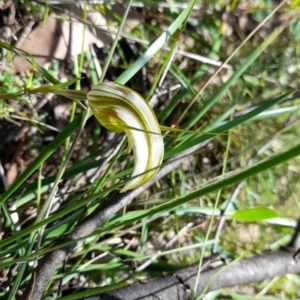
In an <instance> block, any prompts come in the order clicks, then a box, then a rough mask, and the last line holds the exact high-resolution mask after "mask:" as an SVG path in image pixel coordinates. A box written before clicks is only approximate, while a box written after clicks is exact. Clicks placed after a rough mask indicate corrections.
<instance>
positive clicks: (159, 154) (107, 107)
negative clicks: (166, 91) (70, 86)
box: [87, 82, 164, 193]
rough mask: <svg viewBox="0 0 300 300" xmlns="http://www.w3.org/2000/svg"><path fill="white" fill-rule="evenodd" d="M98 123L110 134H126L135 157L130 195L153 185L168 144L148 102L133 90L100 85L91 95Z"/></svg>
mask: <svg viewBox="0 0 300 300" xmlns="http://www.w3.org/2000/svg"><path fill="white" fill-rule="evenodd" d="M87 99H88V102H89V105H90V107H91V110H92V112H93V113H94V115H95V117H96V118H97V120H98V121H99V122H100V123H101V124H102V125H103V126H104V127H105V128H107V129H108V130H110V131H114V132H125V133H126V135H127V138H128V150H130V149H131V148H132V150H133V154H134V169H133V172H132V175H131V179H130V180H129V181H128V182H127V183H126V185H125V186H124V187H123V189H122V190H121V193H122V192H126V191H127V190H131V189H134V188H137V187H139V186H140V185H142V184H144V183H146V182H147V181H149V180H150V179H151V178H152V177H153V176H154V175H155V174H156V173H157V172H158V170H159V167H160V165H161V163H162V160H163V156H164V143H163V138H162V135H161V131H160V128H159V124H158V122H157V119H156V116H155V114H154V112H153V110H152V108H151V107H150V106H149V104H148V102H146V100H145V99H144V98H143V97H142V96H141V95H139V94H138V93H136V92H135V91H133V90H132V89H130V88H128V87H125V86H123V85H120V84H117V83H114V82H104V83H100V84H98V85H97V86H95V87H94V88H92V89H91V91H90V92H89V93H88V94H87Z"/></svg>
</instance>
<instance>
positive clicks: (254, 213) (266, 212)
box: [232, 207, 279, 222]
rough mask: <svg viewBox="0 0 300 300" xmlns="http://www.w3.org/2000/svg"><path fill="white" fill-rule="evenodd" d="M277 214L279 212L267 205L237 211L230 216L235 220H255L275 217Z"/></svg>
mask: <svg viewBox="0 0 300 300" xmlns="http://www.w3.org/2000/svg"><path fill="white" fill-rule="evenodd" d="M278 216H279V214H278V212H277V211H275V210H272V209H270V208H267V207H257V208H248V209H243V210H240V211H237V212H236V213H234V214H233V215H232V218H233V219H235V220H237V221H243V222H255V221H263V220H267V219H272V218H276V217H278Z"/></svg>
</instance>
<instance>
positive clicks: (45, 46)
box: [13, 5, 142, 73]
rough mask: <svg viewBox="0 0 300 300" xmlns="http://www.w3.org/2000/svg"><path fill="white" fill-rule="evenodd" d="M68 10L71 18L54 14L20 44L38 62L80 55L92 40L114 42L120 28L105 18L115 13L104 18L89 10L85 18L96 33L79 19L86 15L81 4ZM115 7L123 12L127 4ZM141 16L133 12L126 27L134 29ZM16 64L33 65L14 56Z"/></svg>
mask: <svg viewBox="0 0 300 300" xmlns="http://www.w3.org/2000/svg"><path fill="white" fill-rule="evenodd" d="M67 10H68V11H69V12H70V17H69V20H66V21H61V20H59V19H58V18H57V16H56V15H55V14H51V15H50V16H49V17H48V18H47V20H46V22H45V24H44V26H43V27H41V25H39V26H37V27H36V28H35V29H34V30H33V31H32V32H31V33H30V34H29V35H28V36H27V38H26V39H25V40H24V42H23V44H22V45H21V47H20V48H21V49H22V50H25V51H27V52H29V53H31V54H32V55H33V56H34V58H35V60H36V62H37V63H39V64H41V65H43V64H45V63H46V62H53V61H63V60H66V59H69V58H71V57H73V56H76V55H79V54H80V53H81V52H82V50H83V51H87V50H88V49H89V46H90V45H92V44H95V45H97V47H99V48H102V47H104V46H106V45H110V44H111V43H112V40H113V38H114V35H115V32H116V31H117V29H109V28H108V26H107V19H106V18H107V17H109V18H110V19H111V18H112V16H106V18H104V17H103V16H102V15H101V14H100V13H99V12H96V11H92V10H91V11H89V12H88V17H87V20H86V21H87V24H93V26H94V27H95V32H96V35H94V34H93V32H92V31H91V29H90V28H89V26H88V25H85V24H84V23H83V22H80V21H78V19H81V18H82V15H83V11H82V8H81V7H80V6H78V5H68V6H67ZM113 11H114V13H115V12H117V13H119V14H121V15H122V13H123V12H124V8H123V7H122V6H121V5H118V6H115V7H114V10H113ZM76 17H77V18H76ZM141 18H142V17H141V15H139V14H137V13H131V14H130V16H129V18H128V21H127V23H126V24H125V29H126V30H125V31H130V30H132V28H133V27H135V26H136V25H137V24H139V23H140V22H141ZM13 64H14V72H15V73H28V71H30V69H31V66H30V64H29V63H28V62H27V61H26V60H25V59H23V58H22V57H20V56H15V57H14V59H13Z"/></svg>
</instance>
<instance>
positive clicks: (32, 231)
mask: <svg viewBox="0 0 300 300" xmlns="http://www.w3.org/2000/svg"><path fill="white" fill-rule="evenodd" d="M27 2H28V1H21V2H20V3H21V5H23V6H22V9H24V6H26V4H27ZM166 3H167V2H166ZM240 5H241V4H240V3H239V1H232V2H231V3H230V6H228V3H225V2H224V1H217V2H215V3H212V2H210V1H204V2H203V8H201V10H200V11H198V10H196V9H195V10H194V11H192V6H193V3H192V2H191V3H189V5H188V7H187V8H185V9H182V8H178V7H176V8H174V7H173V8H159V9H158V8H157V7H149V8H147V9H145V8H143V9H141V12H142V13H143V14H144V15H147V16H148V17H149V18H150V17H151V18H153V24H154V23H155V22H156V23H155V24H156V25H155V26H153V24H151V23H150V22H149V24H148V23H147V22H145V24H141V25H140V27H137V28H135V30H133V31H132V32H131V35H132V38H139V39H145V40H147V42H149V44H150V46H149V47H147V48H146V50H145V51H144V50H141V49H143V48H142V47H141V48H138V47H137V46H136V47H137V48H138V50H139V51H138V52H139V55H138V58H136V59H135V60H134V61H132V60H130V61H126V55H125V50H124V49H122V47H121V46H120V44H118V36H120V35H121V30H122V28H123V25H124V22H125V20H126V17H122V16H121V17H120V18H119V20H120V22H121V24H119V27H118V28H119V32H118V34H117V38H116V39H115V41H114V44H113V45H112V47H111V50H110V52H109V53H108V55H107V57H106V58H105V61H103V63H102V65H104V66H103V73H102V75H101V78H98V75H97V73H96V72H95V71H94V70H96V67H95V64H96V63H97V62H96V61H95V60H94V59H93V54H92V53H90V52H88V53H86V54H82V55H81V57H80V58H79V59H78V60H75V65H76V66H75V70H74V76H73V78H69V79H68V81H66V82H61V81H60V80H59V79H58V78H57V77H56V75H55V72H54V71H53V69H54V66H53V65H52V66H51V68H52V70H47V69H46V68H44V67H43V66H39V65H38V64H37V63H35V62H34V60H33V57H31V55H30V54H29V53H27V52H25V51H22V50H19V49H16V48H15V47H13V46H12V45H10V44H7V43H4V42H1V44H0V45H1V47H2V48H3V49H5V50H6V51H7V52H9V53H10V54H11V55H12V54H18V55H22V56H23V57H25V58H26V59H27V60H28V61H30V62H31V63H32V66H33V68H34V69H35V72H33V71H32V76H31V77H29V78H23V77H20V76H14V75H10V74H9V73H8V72H7V71H2V72H1V74H0V76H1V77H0V79H1V85H0V101H1V102H0V117H1V118H5V120H6V121H12V120H13V119H12V118H13V117H14V115H16V114H17V115H18V116H19V117H20V116H21V117H23V118H24V116H25V115H26V116H29V117H28V118H27V119H25V121H23V122H25V123H22V124H29V125H30V124H31V123H30V122H32V121H37V122H41V121H43V116H41V115H39V112H35V111H34V110H32V106H31V105H30V103H29V102H28V101H27V100H28V98H30V97H37V99H38V100H40V99H41V98H39V97H44V95H49V94H51V93H54V94H56V95H64V96H66V97H68V98H73V97H74V98H75V99H73V100H74V101H75V100H76V101H77V102H76V103H75V102H72V113H71V114H70V116H69V119H68V120H67V119H66V120H65V121H66V122H65V124H64V126H63V127H61V128H60V129H59V133H57V134H55V136H54V137H53V139H52V140H51V141H50V142H49V143H47V144H46V145H45V144H43V143H40V144H39V143H38V142H37V141H38V140H39V139H40V138H41V136H42V134H43V133H44V131H45V132H46V130H45V129H41V130H38V131H36V134H35V135H34V136H33V137H32V140H31V141H30V142H29V143H28V144H27V145H26V146H27V147H28V148H27V149H29V146H30V147H31V145H33V147H34V149H35V152H37V155H36V157H35V158H34V159H32V158H31V159H28V156H30V155H29V154H30V153H29V150H28V152H26V151H25V154H24V157H25V158H26V159H27V160H30V164H29V163H28V164H27V165H26V168H25V169H24V170H22V172H19V173H18V176H17V178H16V180H15V181H14V182H13V183H12V184H11V186H10V187H9V188H8V189H7V190H6V191H5V192H4V193H3V194H2V195H0V203H1V214H2V216H3V219H4V220H5V222H4V223H3V224H2V225H3V232H4V233H3V236H2V239H1V241H0V255H1V257H2V260H1V262H0V267H1V268H3V269H4V270H8V269H9V268H12V267H15V268H16V270H17V272H16V273H15V274H14V275H13V276H12V278H10V280H11V282H10V286H11V287H12V288H11V289H10V290H8V289H7V291H2V292H1V294H0V295H1V299H13V298H14V296H15V295H16V294H17V292H18V290H19V289H24V287H26V285H27V284H28V282H29V280H30V278H31V276H32V263H33V262H36V261H38V262H39V263H41V258H42V257H43V256H44V255H45V254H47V253H50V252H52V251H54V250H55V249H57V248H58V247H62V246H68V245H70V244H72V242H71V241H69V240H68V241H66V242H65V244H60V245H57V244H56V241H57V240H58V239H59V238H60V237H62V236H65V235H67V234H69V233H70V232H72V231H73V230H74V229H75V228H76V227H77V226H78V224H79V222H80V221H81V220H83V219H84V218H86V217H88V216H89V215H91V214H92V213H93V212H94V211H96V210H97V209H101V207H102V204H103V203H105V201H107V200H108V199H111V198H112V197H114V196H115V195H117V194H118V192H119V190H120V189H121V188H122V187H123V186H124V183H125V182H126V180H128V178H127V176H128V175H129V174H131V173H132V165H133V163H132V155H130V154H123V150H124V149H125V143H121V142H120V139H118V138H119V136H116V137H114V138H113V139H112V140H110V141H108V140H106V135H107V133H106V132H105V130H104V129H103V128H102V127H100V126H99V124H98V123H96V122H94V119H92V118H90V117H91V113H90V111H89V110H88V109H86V106H85V105H86V103H84V101H82V100H84V99H85V98H86V94H87V91H86V90H83V89H81V87H80V85H82V84H83V81H82V80H80V79H82V78H80V77H82V73H83V72H84V70H85V68H87V69H88V72H86V77H87V79H88V80H89V84H90V85H92V86H93V85H96V84H97V83H98V81H102V80H103V79H104V78H105V76H108V75H107V74H108V73H106V70H107V69H108V68H109V66H110V65H112V63H111V61H112V57H113V54H114V51H116V53H117V55H119V57H120V61H122V62H121V63H120V64H121V65H122V67H124V66H126V70H124V72H122V73H121V75H120V76H118V77H117V79H116V80H115V81H116V82H118V83H120V84H125V83H127V82H129V81H132V82H134V84H135V86H137V87H139V84H140V82H139V81H136V80H137V79H138V77H140V76H139V75H137V76H136V74H137V72H139V71H140V70H141V69H143V68H147V69H145V70H147V75H148V83H149V86H150V87H149V89H148V87H147V88H146V89H144V90H143V89H141V90H138V92H140V93H143V96H144V97H145V98H146V99H151V98H152V97H153V96H156V95H157V91H159V92H162V91H164V90H167V93H165V94H163V93H162V94H161V95H160V96H159V98H157V99H158V105H157V106H155V108H154V109H155V112H156V115H157V118H158V120H159V123H160V124H161V125H162V128H165V127H168V126H172V125H176V127H177V128H178V129H179V128H180V129H181V130H182V131H180V130H178V131H177V132H176V130H175V131H173V132H170V133H167V134H166V135H165V137H164V141H165V150H166V151H165V157H164V162H165V163H167V162H168V161H167V159H173V160H176V159H177V158H176V155H180V154H181V153H182V151H189V149H190V148H191V147H195V146H198V145H199V144H201V143H205V145H206V146H205V147H202V148H200V149H197V151H196V152H191V153H190V154H189V155H188V158H187V159H186V160H185V161H184V164H182V165H180V166H176V167H174V168H173V169H172V170H171V171H170V173H169V174H168V175H166V176H165V177H163V178H161V179H160V180H159V181H158V182H156V183H155V184H154V185H153V186H152V187H151V188H149V189H148V190H147V191H144V192H142V193H141V194H139V195H138V196H137V198H136V200H135V201H134V202H132V203H131V204H130V205H128V206H127V207H126V209H125V208H123V207H122V209H123V210H121V211H119V212H118V213H116V214H113V215H111V216H110V217H108V218H107V220H106V222H104V223H103V224H102V225H101V226H100V227H99V228H97V229H96V230H95V231H94V232H93V233H91V234H90V235H89V236H88V237H86V238H84V239H81V240H79V241H78V245H77V247H76V249H75V250H74V251H73V252H72V253H71V254H70V257H69V258H68V261H67V263H66V266H65V267H64V269H63V270H60V271H59V272H57V273H56V274H55V275H54V276H53V278H52V279H53V281H52V282H51V283H50V284H49V286H48V287H47V290H46V291H45V295H44V296H45V299H46V297H48V299H52V298H54V299H55V297H56V295H57V292H58V290H59V288H58V282H59V280H61V283H62V285H63V286H66V287H67V286H68V283H69V282H71V281H73V280H77V278H78V277H80V276H83V277H84V278H85V280H86V281H87V282H89V284H90V287H91V288H89V289H88V290H87V291H85V290H84V291H82V290H81V291H80V292H78V293H76V296H75V294H72V295H69V296H65V297H62V299H82V298H83V297H87V296H91V295H95V294H97V293H100V292H104V291H106V290H113V289H115V288H117V287H120V286H123V285H125V284H126V282H125V280H124V278H125V279H126V276H127V275H128V274H131V276H132V278H131V280H132V281H133V282H134V281H135V280H139V279H143V278H144V275H145V274H146V273H147V275H149V276H161V275H163V274H164V272H166V271H170V270H174V269H176V268H178V267H182V266H185V265H188V264H191V263H195V262H199V261H201V259H202V258H203V256H204V255H209V254H210V253H211V249H212V248H214V247H215V248H217V249H218V250H219V252H220V253H221V254H222V255H223V256H224V257H226V258H237V257H240V256H246V255H247V256H248V255H251V254H255V253H259V252H261V251H263V250H267V249H272V250H274V249H278V248H279V247H280V246H282V244H284V243H287V242H288V240H289V239H290V238H291V235H292V233H293V230H294V227H295V223H296V220H297V218H298V217H299V205H300V201H299V196H298V194H297V190H298V189H299V167H298V166H299V157H298V156H299V153H300V146H299V145H300V140H299V136H300V135H299V129H298V128H299V124H298V123H299V121H298V120H299V99H298V97H294V96H293V93H294V92H295V90H296V89H297V87H298V78H299V66H300V65H299V49H300V48H299V46H300V44H299V37H298V34H297V33H298V32H299V30H298V31H297V29H298V27H299V19H300V18H299V11H298V8H297V9H296V8H294V7H292V6H289V5H287V4H286V5H284V6H283V7H281V8H280V10H279V11H278V12H277V15H276V14H275V16H273V17H271V19H270V20H269V21H266V23H263V22H264V19H265V18H266V17H267V16H268V15H269V14H271V13H272V12H274V10H275V8H276V2H275V1H271V0H268V1H255V2H254V3H251V4H247V12H248V14H247V15H245V14H244V13H243V10H242V6H240ZM41 6H42V5H41ZM43 7H44V8H43V9H44V10H42V9H39V7H37V6H36V4H35V3H33V4H32V6H31V5H30V6H28V8H26V9H27V10H30V11H32V12H35V13H38V14H41V15H42V17H46V8H47V6H46V5H45V6H43ZM89 8H90V9H94V10H100V9H99V6H93V5H89ZM101 10H102V9H101ZM155 14H158V15H159V16H160V17H161V18H154V17H153V16H154V15H155ZM278 15H279V16H280V18H278ZM62 16H65V14H64V15H62ZM189 16H191V21H189V22H187V20H188V17H189ZM242 16H243V17H245V18H246V19H245V22H246V24H244V27H243V26H242V25H241V26H240V24H238V22H237V21H240V20H239V17H242ZM194 19H195V20H194ZM278 19H280V20H284V21H278ZM154 21H155V22H154ZM193 21H194V23H193ZM253 24H255V26H256V25H258V26H260V29H259V30H258V31H257V32H256V33H255V34H254V35H253V37H252V38H251V39H249V41H247V43H246V44H245V45H244V46H242V47H240V48H239V49H238V47H239V46H240V45H241V41H243V40H244V39H245V38H246V37H247V35H248V34H249V33H250V32H251V31H252V30H253V29H254V27H255V26H254V25H253ZM166 27H167V29H166ZM158 32H159V33H158ZM150 42H151V43H150ZM165 45H167V46H168V49H170V50H169V51H168V52H165V50H163V47H164V46H165ZM190 45H192V46H190ZM143 47H144V46H143ZM178 48H179V49H184V50H185V51H186V52H191V53H192V54H193V55H195V57H196V59H194V58H193V59H192V58H189V56H188V54H187V53H185V54H184V55H182V56H178V55H175V56H174V55H173V54H174V53H175V51H176V50H177V49H178ZM235 49H238V51H237V53H236V54H235V55H234V56H233V57H232V59H231V60H230V61H228V62H227V65H226V66H225V67H224V68H223V69H222V70H220V72H219V73H218V74H217V75H216V76H215V77H214V79H213V80H211V76H212V74H214V73H215V72H216V70H217V67H216V66H214V65H213V63H216V62H217V63H218V61H222V62H224V61H225V60H226V59H227V58H228V57H229V56H230V55H231V54H232V53H233V51H234V50H235ZM191 53H189V54H191ZM84 55H85V56H84ZM193 57H194V56H193ZM203 57H205V58H209V59H211V60H210V61H209V63H205V62H203V61H201V59H203ZM80 61H81V62H82V61H84V63H82V64H81V63H80ZM100 62H101V61H100ZM115 64H116V62H114V64H113V65H115ZM87 66H88V67H87ZM145 66H146V67H145ZM56 67H57V66H56ZM114 75H115V74H114ZM115 77H116V76H115ZM79 78H80V79H79ZM162 78H164V80H161V79H162ZM209 80H210V83H209V84H208V85H207V86H206V87H205V83H207V82H208V81H209ZM177 84H179V85H180V89H179V90H176V89H173V87H174V86H176V85H177ZM71 86H76V90H71V88H70V87H71ZM204 87H205V88H204ZM68 88H70V89H68ZM51 101H52V100H51ZM53 101H54V100H53ZM16 103H17V105H15V104H16ZM21 105H24V107H23V106H21ZM89 118H90V119H89ZM88 119H89V120H88ZM28 120H29V121H28ZM30 126H31V125H30ZM32 127H33V126H32ZM189 130H190V131H189ZM118 147H119V148H118ZM112 150H116V151H115V152H112ZM51 168H54V170H53V169H51ZM95 168H101V172H100V171H99V172H98V175H97V176H96V177H95V178H93V179H92V176H91V174H94V171H95ZM49 170H50V171H49ZM86 178H88V180H86ZM82 182H84V184H82ZM241 182H242V183H243V187H242V188H241V189H240V190H239V187H238V186H237V185H238V184H239V183H241ZM235 191H238V193H237V194H235ZM57 197H59V198H61V199H62V202H61V205H60V206H59V207H58V208H57V209H56V210H54V211H51V207H52V201H53V200H54V199H56V198H57ZM270 208H272V209H270ZM50 211H51V212H50ZM224 212H225V217H226V222H225V225H224V226H225V228H223V231H221V235H220V236H219V237H218V236H216V228H217V227H218V224H219V220H220V218H221V216H222V214H223V213H224ZM14 213H18V215H19V216H21V217H22V218H23V219H22V221H24V219H25V217H24V216H27V214H28V213H29V214H30V217H31V221H30V222H28V221H26V222H25V221H24V224H22V226H21V228H18V227H17V224H16V222H15V221H14ZM187 224H191V227H188V229H186V228H185V227H186V226H187ZM266 224H268V225H266ZM182 229H185V231H181V230H182ZM248 233H249V234H248ZM173 238H174V241H173V243H172V245H171V246H168V247H169V248H168V247H166V248H164V246H165V245H167V242H168V241H170V240H171V239H173ZM159 250H161V252H160V253H158V251H159ZM157 253H158V254H157ZM151 258H153V262H152V264H151V265H150V266H149V267H148V268H146V269H145V270H143V271H144V272H135V271H134V270H135V268H138V267H139V266H142V265H143V263H144V262H146V261H147V260H149V259H151ZM291 278H292V281H293V286H292V288H291V286H290V285H289V284H288V282H289V280H290V279H291ZM295 278H296V279H295ZM100 286H101V287H100ZM278 286H280V287H281V290H282V293H283V294H285V295H289V296H290V297H291V298H297V297H299V295H300V294H299V292H297V290H299V280H298V277H283V278H282V282H280V283H279V282H277V281H276V282H275V281H274V282H273V281H270V282H269V283H263V284H261V285H257V286H255V287H253V291H254V292H253V294H255V293H259V292H260V291H262V290H263V291H269V294H270V295H274V297H277V296H276V295H277V294H276V293H278V290H279V288H278ZM78 287H79V286H78ZM218 293H219V295H221V296H219V297H223V296H224V295H225V294H226V297H231V298H232V299H242V297H244V298H245V299H246V298H247V299H249V297H248V296H245V295H242V294H243V293H242V292H241V293H236V292H233V291H231V290H227V291H226V290H221V291H219V292H218ZM239 297H240V298H239Z"/></svg>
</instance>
